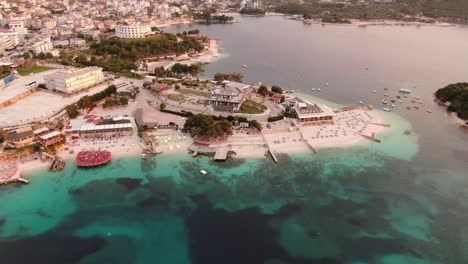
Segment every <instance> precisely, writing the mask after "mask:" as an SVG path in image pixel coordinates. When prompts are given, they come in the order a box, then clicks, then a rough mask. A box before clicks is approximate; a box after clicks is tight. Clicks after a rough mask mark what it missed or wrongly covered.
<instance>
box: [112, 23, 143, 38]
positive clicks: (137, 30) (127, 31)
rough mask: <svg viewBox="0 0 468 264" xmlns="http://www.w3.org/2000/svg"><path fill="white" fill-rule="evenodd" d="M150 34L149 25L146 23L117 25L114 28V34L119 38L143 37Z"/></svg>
mask: <svg viewBox="0 0 468 264" xmlns="http://www.w3.org/2000/svg"><path fill="white" fill-rule="evenodd" d="M151 34H152V32H151V27H150V26H147V25H131V26H128V25H119V26H117V27H116V28H115V35H116V36H117V37H119V38H144V37H146V36H148V35H151Z"/></svg>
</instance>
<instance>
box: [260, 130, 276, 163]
mask: <svg viewBox="0 0 468 264" xmlns="http://www.w3.org/2000/svg"><path fill="white" fill-rule="evenodd" d="M262 137H263V141H265V144H266V146H267V148H268V153H270V156H271V158H272V159H273V161H274V162H275V163H278V158H277V157H276V155H275V153H274V152H273V150H272V149H271V147H270V144H268V141H267V140H266V138H265V135H264V134H263V133H262Z"/></svg>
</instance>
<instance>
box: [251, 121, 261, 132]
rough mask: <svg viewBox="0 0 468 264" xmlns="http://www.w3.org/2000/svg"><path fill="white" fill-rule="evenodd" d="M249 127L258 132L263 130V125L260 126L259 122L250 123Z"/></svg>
mask: <svg viewBox="0 0 468 264" xmlns="http://www.w3.org/2000/svg"><path fill="white" fill-rule="evenodd" d="M249 126H251V127H253V128H256V129H258V131H261V130H262V124H260V123H259V122H258V121H257V120H252V121H250V122H249Z"/></svg>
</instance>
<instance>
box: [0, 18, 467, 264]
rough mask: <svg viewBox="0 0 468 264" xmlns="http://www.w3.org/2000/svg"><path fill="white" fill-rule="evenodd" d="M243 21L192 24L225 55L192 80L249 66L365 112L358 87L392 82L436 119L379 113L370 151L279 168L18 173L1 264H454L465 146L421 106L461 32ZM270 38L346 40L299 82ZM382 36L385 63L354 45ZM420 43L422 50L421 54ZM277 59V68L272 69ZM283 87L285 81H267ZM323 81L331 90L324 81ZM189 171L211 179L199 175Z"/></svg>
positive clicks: (190, 163)
mask: <svg viewBox="0 0 468 264" xmlns="http://www.w3.org/2000/svg"><path fill="white" fill-rule="evenodd" d="M241 22H242V23H238V24H235V25H233V26H232V27H230V26H229V25H211V26H200V28H201V30H202V32H205V33H207V34H208V35H210V36H214V37H218V38H220V39H221V41H223V40H225V39H227V40H225V42H222V47H223V48H224V49H225V54H227V55H226V56H224V57H221V58H218V60H217V61H216V62H215V63H213V64H211V65H209V66H207V68H206V69H207V71H208V72H207V73H206V74H209V72H213V71H214V70H215V69H216V68H217V67H219V69H222V71H227V72H229V71H235V70H236V69H238V68H239V65H241V64H245V63H247V64H248V65H249V68H248V69H249V72H248V73H246V75H248V78H249V79H251V80H253V81H258V80H261V81H263V82H265V83H281V84H282V85H285V86H300V88H302V87H317V86H318V85H320V83H322V84H323V83H324V82H325V81H328V82H330V83H331V85H330V87H329V88H324V89H322V90H323V91H322V93H321V94H320V95H318V94H313V93H312V92H311V91H309V90H307V91H303V93H304V95H303V96H306V97H309V99H311V100H315V101H317V100H318V99H317V98H318V97H320V98H324V99H321V100H323V101H322V102H328V103H329V102H330V101H332V102H336V103H339V104H349V103H352V102H354V103H355V102H356V100H359V99H361V98H366V100H368V101H369V102H370V103H373V104H374V105H375V104H376V102H378V100H380V98H378V97H377V96H374V97H375V98H374V97H372V96H373V95H369V89H373V88H375V87H377V85H378V86H379V87H380V86H383V85H385V84H386V83H389V82H390V81H392V82H394V84H405V83H412V84H413V83H415V84H420V85H421V86H418V87H417V89H418V92H420V94H421V95H422V96H424V98H425V99H424V100H425V102H427V106H426V105H425V107H431V108H433V109H434V113H433V114H432V115H428V114H426V113H425V112H423V111H420V112H416V111H409V112H405V111H401V110H400V109H397V110H395V111H394V112H392V113H386V112H379V113H380V114H382V115H383V116H384V117H385V119H386V121H387V122H388V123H390V124H391V127H390V128H389V129H386V130H385V131H384V132H383V133H381V134H379V135H378V137H379V138H380V139H382V143H380V144H378V143H369V142H364V143H363V144H360V145H358V146H354V147H349V148H345V149H333V148H328V149H321V150H320V152H319V154H312V153H296V154H292V153H291V154H289V155H280V156H279V160H280V162H279V163H278V164H275V163H273V162H272V161H271V160H270V159H268V158H249V159H230V160H228V161H227V162H225V163H214V162H213V161H211V160H210V159H208V158H205V157H197V158H192V157H191V156H190V155H185V154H179V155H170V154H164V155H161V156H157V157H154V158H152V159H151V160H146V161H144V160H141V158H140V157H126V158H115V159H114V160H113V161H112V162H111V163H110V164H108V165H106V166H104V167H100V168H95V169H79V168H77V167H76V166H74V165H73V162H70V163H69V164H68V165H67V167H66V169H65V170H64V171H62V172H59V173H49V172H47V171H36V172H30V173H26V175H25V177H26V178H28V179H30V180H31V183H30V184H28V185H21V184H17V185H8V186H0V200H1V201H2V202H1V203H0V256H1V260H2V261H1V263H14V264H16V263H176V264H178V263H181V264H182V263H184V264H185V263H195V264H198V263H203V264H211V263H216V264H218V263H232V264H239V263H247V264H250V263H252V264H257V263H268V264H279V263H292V264H295V263H301V264H302V263H353V264H354V263H356V264H357V263H382V264H396V263H418V264H419V263H468V253H467V251H466V248H468V228H466V227H465V226H466V222H467V221H468V214H467V213H466V211H467V209H468V204H467V203H466V201H467V200H468V181H467V179H468V178H467V174H466V170H467V169H468V151H467V146H468V138H467V136H466V133H464V132H462V131H461V130H460V129H458V128H456V127H455V126H454V125H453V123H452V122H451V121H450V120H449V119H447V114H446V113H445V112H444V110H443V109H441V108H440V109H439V108H434V107H435V106H434V105H433V104H432V102H430V99H429V98H430V97H429V95H430V94H431V91H433V89H435V87H437V86H439V85H440V84H441V83H442V82H445V81H443V80H442V79H443V76H445V78H446V79H447V80H446V81H447V82H451V81H452V80H453V79H456V78H462V74H465V75H466V73H465V70H464V69H466V67H463V66H468V65H466V62H467V61H468V60H463V56H466V52H464V51H465V50H464V49H461V45H459V39H457V38H456V37H455V36H459V38H461V39H463V38H465V37H466V36H468V35H467V32H468V31H467V30H466V29H463V28H423V29H421V28H416V27H375V28H368V29H360V28H351V27H342V26H337V27H325V28H323V27H316V26H312V27H308V28H307V27H304V25H302V24H300V23H296V22H293V21H288V20H283V19H282V18H279V17H275V18H271V17H268V18H265V19H264V20H262V19H257V18H242V21H241ZM281 27H286V29H284V28H281ZM268 28H270V29H271V28H277V29H278V30H277V31H283V30H285V32H286V33H285V37H288V38H293V39H297V38H298V37H299V36H303V35H304V34H305V33H307V32H310V34H313V38H312V40H310V39H309V37H310V36H307V37H305V38H304V40H303V42H301V43H300V45H298V46H297V51H298V53H300V54H304V52H306V51H307V50H309V49H310V50H311V52H312V53H313V54H315V55H317V54H318V53H320V52H317V50H316V49H317V48H318V47H317V46H316V45H324V44H325V45H326V44H327V43H328V44H330V41H331V40H332V39H333V38H337V39H341V40H350V39H353V38H351V37H352V35H353V34H358V36H359V37H357V38H355V40H353V41H351V42H350V43H349V45H348V46H347V48H346V49H345V48H343V46H337V47H334V46H333V45H328V46H329V50H326V52H322V55H323V56H325V57H327V56H326V55H327V54H328V56H329V57H328V60H325V61H326V63H324V64H323V65H322V64H320V65H319V63H318V62H317V60H316V61H315V62H314V63H312V64H313V65H312V66H311V68H310V69H311V70H310V74H309V71H308V73H307V74H305V73H302V74H298V71H297V68H294V67H291V68H287V67H286V68H285V67H284V64H280V63H281V62H282V61H285V58H284V57H283V55H281V56H266V55H265V52H266V53H271V52H272V49H274V47H276V46H277V44H278V43H276V42H265V41H266V40H268V38H274V37H275V36H276V35H272V36H270V35H271V34H270V35H268V34H266V33H267V31H266V29H268ZM176 29H177V28H176ZM179 29H182V30H183V27H182V28H179ZM346 30H348V31H346ZM255 32H261V34H259V37H260V39H261V41H260V42H261V43H276V44H272V45H270V46H268V48H265V49H263V50H262V49H261V47H259V44H258V43H257V42H255V43H252V42H249V47H250V48H251V49H249V50H247V49H245V48H244V50H241V49H240V48H239V47H242V45H245V44H242V43H243V42H242V43H236V42H231V40H232V39H233V38H235V37H237V38H238V39H240V40H242V39H245V38H246V37H249V36H250V37H251V38H253V36H254V34H253V33H255ZM270 32H271V31H270ZM211 34H212V35H211ZM295 34H299V36H298V35H295ZM327 34H328V35H327ZM460 34H461V35H460ZM433 35H434V36H436V37H433ZM437 36H439V37H440V38H441V39H444V40H445V41H446V42H448V41H447V39H448V40H451V41H452V42H448V44H447V45H448V46H449V47H450V48H447V49H449V51H447V53H445V55H444V56H445V57H444V56H439V55H434V56H429V55H431V54H432V55H433V54H439V53H436V52H435V51H438V49H439V47H445V46H443V45H442V46H441V45H439V44H440V41H439V40H433V38H436V39H437V38H438V37H437ZM441 36H442V37H441ZM399 37H400V38H399ZM392 38H397V39H395V40H394V42H393V45H388V46H386V47H383V46H380V48H382V49H384V48H385V50H388V54H383V55H382V54H380V53H378V52H377V51H376V48H375V47H374V46H372V45H368V44H367V45H365V44H360V43H358V42H359V41H360V40H363V41H366V42H365V43H372V42H369V41H375V42H376V43H378V44H379V45H380V44H382V43H383V42H384V43H387V42H388V39H392ZM398 38H399V39H398ZM419 39H420V40H419ZM405 40H406V41H407V42H405ZM232 41H234V40H232ZM270 41H272V40H270ZM419 41H421V43H424V42H426V43H429V44H428V45H427V46H426V47H425V49H419V48H417V47H421V46H420V45H418V43H420V42H419ZM232 43H235V44H236V45H233V44H232ZM404 43H407V44H406V45H403V44H404ZM401 45H403V46H405V47H406V48H407V49H408V50H402V52H405V54H403V55H402V56H401V60H402V61H403V62H402V63H401V65H402V66H401V67H402V68H401V69H400V68H398V67H396V65H398V63H397V61H395V59H394V57H395V56H391V55H392V54H393V55H395V54H398V52H397V51H399V50H398V49H399V48H401V47H400V46H401ZM260 46H261V45H260ZM280 46H281V45H280ZM377 46H378V45H377ZM283 47H284V46H283ZM393 47H395V49H393ZM338 51H339V53H338V54H339V55H341V56H342V57H344V58H348V59H350V60H351V59H352V60H355V61H356V60H358V63H355V64H359V65H361V64H363V63H364V62H363V61H364V59H363V58H366V59H365V61H371V62H369V63H368V64H370V68H371V69H375V67H376V66H375V65H377V64H376V63H375V61H378V58H380V57H381V56H385V57H387V56H388V61H387V62H388V63H385V64H382V67H383V68H382V69H379V71H378V73H379V74H369V76H367V75H366V77H365V78H364V77H362V76H361V75H358V74H357V73H356V72H352V73H349V72H346V71H345V70H346V69H350V71H356V69H355V67H350V65H351V66H352V65H354V64H349V62H346V63H342V62H343V60H339V59H337V58H336V57H333V56H332V55H331V54H337V53H335V52H338ZM411 52H415V54H413V55H411V54H410V53H411ZM243 53H245V54H243ZM359 54H361V55H362V57H363V58H361V57H359V56H357V55H359ZM363 54H364V55H363ZM423 54H426V57H422V55H423ZM456 54H459V56H458V55H456ZM460 54H461V55H460ZM267 55H268V54H267ZM270 55H271V54H270ZM372 55H374V56H375V57H376V58H373V57H372ZM256 56H257V57H256ZM289 56H293V59H295V60H297V61H298V64H301V65H302V64H305V65H306V66H307V65H308V63H310V61H309V57H304V58H302V57H297V56H296V55H294V54H293V55H291V53H290V54H289ZM317 56H318V55H317ZM356 56H357V57H359V58H356ZM442 57H443V58H442ZM240 58H241V59H240ZM422 58H423V59H424V60H422ZM455 58H456V59H455ZM244 59H245V60H247V59H250V61H248V62H245V60H244ZM262 59H268V60H272V61H268V62H262ZM301 59H304V60H303V61H301ZM371 59H372V60H371ZM233 60H234V61H233ZM322 61H323V58H322ZM421 61H423V62H424V64H423V65H421V66H420V67H416V66H417V65H419V64H421ZM448 61H452V62H453V63H455V64H456V65H453V64H451V65H452V66H451V67H452V68H453V69H454V71H453V72H450V73H447V74H446V75H444V74H445V73H444V72H443V71H441V70H440V69H439V68H437V67H436V66H434V65H435V64H436V63H437V62H440V63H439V65H441V67H442V68H448V67H446V66H447V65H448ZM275 63H276V64H277V65H278V67H279V68H278V69H280V70H279V71H282V73H280V72H276V71H271V70H272V67H271V65H275ZM366 63H367V62H366ZM316 64H317V65H319V66H320V67H318V68H317V67H316V66H317V65H316ZM330 64H331V65H330ZM341 64H345V67H344V68H340V67H342V65H341ZM288 65H292V64H288ZM314 65H315V66H314ZM296 66H297V65H296ZM301 67H302V66H301ZM356 68H358V67H356ZM308 69H309V68H308ZM256 72H258V75H255V73H256ZM336 72H340V74H336ZM299 73H300V71H299ZM383 73H386V74H383ZM436 73H439V74H436ZM332 75H336V76H332ZM281 76H285V78H284V79H281V80H279V79H278V78H280V77H281ZM334 77H336V80H337V81H336V82H335V81H334V82H332V81H330V80H333V78H334ZM448 79H450V80H448ZM412 80H413V81H412ZM345 84H346V85H345ZM372 87H373V88H372ZM292 88H293V87H292ZM297 88H299V87H297ZM366 96H368V97H369V98H367V97H366ZM325 100H326V101H325ZM372 100H374V101H372ZM425 104H426V103H425ZM405 131H410V132H411V133H410V134H409V135H405V134H404V132H405ZM201 169H205V170H207V171H208V172H209V174H208V175H206V176H203V175H201V174H200V173H199V171H200V170H201Z"/></svg>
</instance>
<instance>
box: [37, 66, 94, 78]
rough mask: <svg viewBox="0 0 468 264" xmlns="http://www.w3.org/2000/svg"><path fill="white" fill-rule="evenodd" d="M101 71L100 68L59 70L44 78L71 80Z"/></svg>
mask: <svg viewBox="0 0 468 264" xmlns="http://www.w3.org/2000/svg"><path fill="white" fill-rule="evenodd" d="M98 70H101V71H102V68H100V67H87V68H83V69H73V70H58V71H56V72H54V73H50V74H47V75H46V76H44V77H45V78H48V79H70V78H73V77H77V76H80V75H83V74H87V73H91V72H95V71H98Z"/></svg>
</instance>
